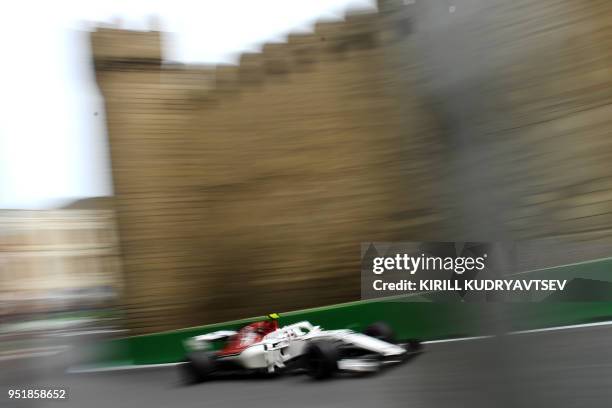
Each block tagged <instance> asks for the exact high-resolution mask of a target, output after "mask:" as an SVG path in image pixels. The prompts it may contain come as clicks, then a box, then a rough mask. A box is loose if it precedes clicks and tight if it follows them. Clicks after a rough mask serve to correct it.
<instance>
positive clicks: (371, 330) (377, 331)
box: [363, 322, 395, 343]
mask: <svg viewBox="0 0 612 408" xmlns="http://www.w3.org/2000/svg"><path fill="white" fill-rule="evenodd" d="M363 334H365V335H367V336H370V337H374V338H375V339H378V340H382V341H386V342H387V343H395V334H394V333H393V329H391V327H390V326H389V325H388V324H387V323H385V322H376V323H373V324H371V325H369V326H368V327H367V328H366V329H365V330H364V331H363Z"/></svg>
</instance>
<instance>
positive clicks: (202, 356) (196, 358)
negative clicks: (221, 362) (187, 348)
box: [181, 351, 215, 384]
mask: <svg viewBox="0 0 612 408" xmlns="http://www.w3.org/2000/svg"><path fill="white" fill-rule="evenodd" d="M181 368H182V370H183V375H184V377H185V382H187V383H188V384H195V383H200V382H202V381H206V380H207V379H209V377H210V374H211V373H212V372H213V371H215V356H214V353H210V352H203V351H196V352H192V353H189V354H188V355H187V362H186V363H185V364H183V365H182V366H181Z"/></svg>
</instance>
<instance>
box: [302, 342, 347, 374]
mask: <svg viewBox="0 0 612 408" xmlns="http://www.w3.org/2000/svg"><path fill="white" fill-rule="evenodd" d="M339 359H340V349H339V348H338V346H337V344H336V343H335V342H331V341H316V342H313V343H310V344H309V345H308V348H307V349H306V369H307V371H308V375H310V376H311V377H312V378H314V379H316V380H323V379H326V378H330V377H332V376H333V375H334V374H335V373H336V371H338V360H339Z"/></svg>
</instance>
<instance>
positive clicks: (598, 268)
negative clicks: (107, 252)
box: [91, 259, 612, 365]
mask: <svg viewBox="0 0 612 408" xmlns="http://www.w3.org/2000/svg"><path fill="white" fill-rule="evenodd" d="M513 278H517V279H569V280H575V283H576V284H575V285H573V287H575V288H576V287H577V288H578V289H576V290H575V291H574V292H572V294H570V295H571V296H574V298H573V299H580V295H581V291H582V295H584V291H585V290H587V291H592V290H595V289H597V288H603V289H601V292H602V293H600V294H599V295H600V297H601V299H603V300H602V301H568V300H564V299H560V300H563V301H558V300H557V299H555V298H552V299H544V300H540V301H537V302H529V301H524V299H523V301H521V302H518V301H517V302H503V303H496V302H488V303H484V302H483V303H476V302H474V303H468V302H434V301H432V298H435V294H433V295H434V296H427V295H422V296H418V295H407V296H396V297H392V298H385V299H381V300H367V301H357V302H350V303H344V304H338V305H333V306H327V307H319V308H313V309H306V310H299V311H294V312H287V313H282V312H281V319H280V323H281V324H282V325H286V324H292V323H295V322H298V321H302V320H308V321H310V322H312V323H313V324H317V325H320V326H322V327H323V328H326V329H340V328H349V329H353V330H357V331H359V330H363V329H364V328H365V327H367V326H368V325H369V324H371V323H373V322H376V321H381V320H382V321H386V322H387V323H389V325H391V326H392V327H393V329H394V330H395V332H396V335H397V337H398V338H400V339H410V338H416V339H420V340H435V339H444V338H452V337H463V336H477V335H483V334H491V330H490V329H489V328H490V327H492V326H495V324H491V323H492V322H493V323H495V321H500V322H501V323H502V327H504V329H505V330H507V331H517V330H531V329H538V328H546V327H555V326H565V325H573V324H580V323H589V322H596V321H604V320H612V283H611V281H612V259H602V260H596V261H590V262H584V263H579V264H572V265H564V266H560V267H555V268H547V269H542V270H537V271H531V272H527V273H522V274H518V275H515V276H513ZM258 319H262V317H261V316H259V317H253V318H250V319H243V320H235V321H231V322H224V323H217V324H210V325H205V326H198V327H191V328H186V329H180V330H174V331H168V332H161V333H155V334H149V335H142V336H133V337H126V338H121V339H116V340H111V341H108V342H106V343H104V344H102V345H95V348H94V350H93V354H92V355H91V362H92V363H94V364H97V365H123V364H137V365H138V364H160V363H171V362H178V361H182V360H184V357H185V349H184V346H183V342H184V341H185V340H186V339H187V338H189V337H192V336H195V335H198V334H203V333H208V332H211V331H215V330H233V329H237V328H239V327H241V326H243V325H244V324H245V323H248V322H251V321H254V320H258ZM498 327H499V326H498Z"/></svg>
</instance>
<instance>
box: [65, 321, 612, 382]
mask: <svg viewBox="0 0 612 408" xmlns="http://www.w3.org/2000/svg"><path fill="white" fill-rule="evenodd" d="M602 326H612V321H605V322H596V323H585V324H574V325H571V326H557V327H547V328H544V329H534V330H521V331H515V332H509V333H505V335H516V334H531V333H542V332H551V331H561V330H572V329H584V328H589V327H602ZM493 337H496V336H494V335H487V336H472V337H458V338H453V339H443V340H430V341H424V342H423V344H439V343H452V342H457V341H470V340H485V339H491V338H493ZM181 364H184V362H182V361H181V362H178V363H162V364H141V365H122V366H113V367H74V368H72V367H71V368H69V369H68V370H66V372H67V373H69V374H80V373H99V372H105V371H122V370H138V369H144V368H159V367H172V366H177V365H181Z"/></svg>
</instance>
